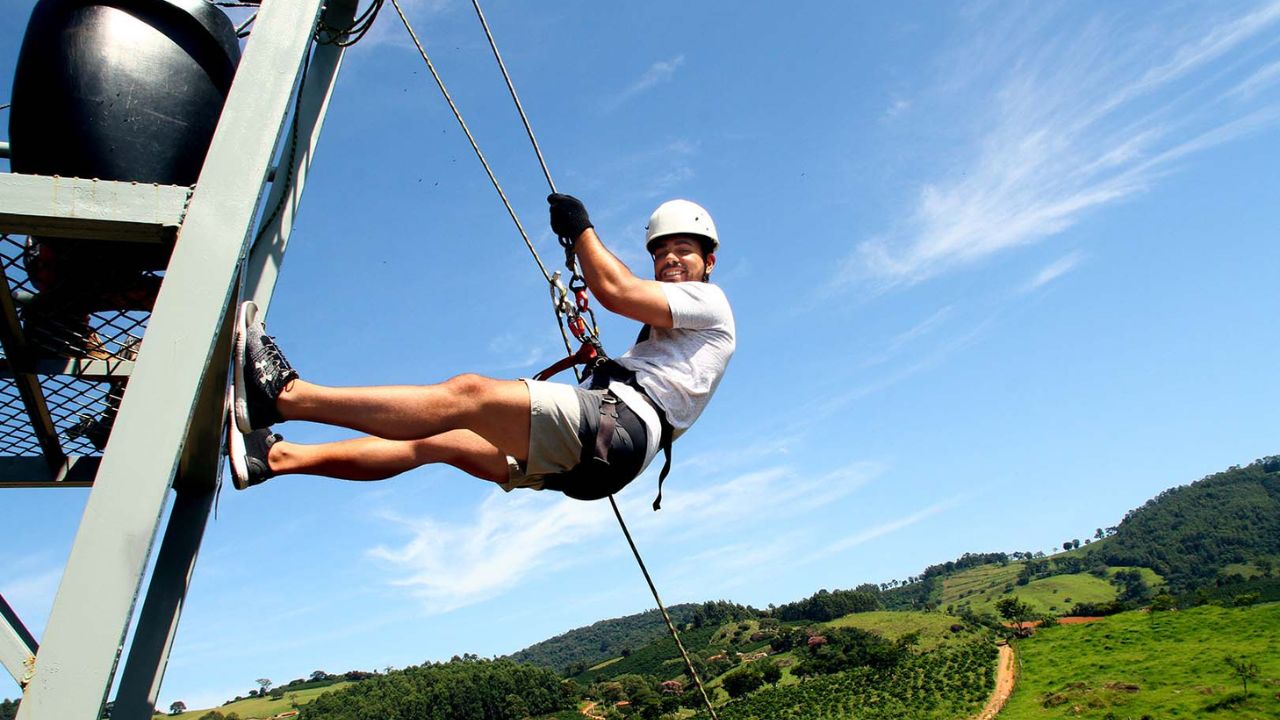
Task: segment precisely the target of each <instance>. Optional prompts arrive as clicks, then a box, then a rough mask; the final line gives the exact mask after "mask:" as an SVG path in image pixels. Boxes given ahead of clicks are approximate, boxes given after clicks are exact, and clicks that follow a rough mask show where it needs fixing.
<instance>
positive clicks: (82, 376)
mask: <svg viewBox="0 0 1280 720" xmlns="http://www.w3.org/2000/svg"><path fill="white" fill-rule="evenodd" d="M138 247H139V246H138V245H136V244H120V243H111V242H96V243H89V242H79V243H77V241H53V242H50V243H44V244H42V243H40V242H32V241H31V240H29V239H28V238H27V237H26V236H22V235H12V234H4V233H0V265H2V266H3V269H4V281H5V287H3V288H0V344H2V345H3V356H2V357H0V486H9V487H12V486H20V487H32V486H50V485H64V486H83V485H88V484H91V483H92V478H93V471H94V469H95V468H96V465H97V458H98V457H99V456H100V455H101V453H102V449H103V448H104V447H105V445H106V441H107V438H108V436H109V435H110V431H111V427H112V425H113V423H114V419H115V412H116V410H117V409H118V407H119V403H120V399H121V397H122V396H123V394H124V388H125V385H126V384H127V382H128V378H129V375H130V373H131V371H132V369H133V359H134V358H135V357H136V356H137V351H138V347H139V344H140V343H141V341H142V336H143V333H144V332H145V330H146V325H147V320H148V319H149V318H150V310H149V308H150V306H151V305H152V304H153V302H154V297H155V292H156V291H157V290H158V288H159V285H160V281H161V279H162V278H161V276H160V274H159V273H157V272H153V271H142V270H137V269H136V267H137V265H138V263H137V259H138V258H137V253H138V249H137V248H138ZM141 247H142V248H143V251H144V252H148V253H151V254H153V255H154V254H156V253H157V252H162V250H161V249H160V248H158V246H155V245H151V246H141ZM131 253H132V256H131ZM122 308H123V309H122ZM129 308H132V309H129Z"/></svg>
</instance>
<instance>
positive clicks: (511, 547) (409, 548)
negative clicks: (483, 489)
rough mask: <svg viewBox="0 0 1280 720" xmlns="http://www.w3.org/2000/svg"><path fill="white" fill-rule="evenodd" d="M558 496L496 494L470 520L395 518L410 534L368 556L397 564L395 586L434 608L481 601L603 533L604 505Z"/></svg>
mask: <svg viewBox="0 0 1280 720" xmlns="http://www.w3.org/2000/svg"><path fill="white" fill-rule="evenodd" d="M553 497H554V496H552V495H550V494H546V495H542V496H541V497H535V496H534V495H533V494H532V493H528V492H521V493H518V494H515V493H513V494H506V493H501V492H495V493H494V494H492V495H490V496H489V497H488V498H486V499H485V500H484V502H482V503H481V504H480V506H479V508H478V509H477V510H476V516H475V518H474V520H473V521H472V522H471V523H470V524H460V523H449V522H440V521H437V520H433V519H431V518H420V519H410V518H394V517H392V518H391V519H392V520H395V521H397V522H399V523H400V524H402V525H403V526H404V527H405V528H406V529H407V530H409V532H410V534H411V535H412V538H411V539H410V540H409V541H408V542H407V543H405V544H404V545H402V546H400V547H387V546H384V545H380V546H377V547H375V548H373V549H372V550H371V551H370V553H369V554H370V555H371V556H372V557H374V558H376V559H378V560H382V561H384V562H385V563H387V564H388V565H389V566H390V567H391V568H393V569H394V570H395V571H396V573H397V574H398V575H399V577H398V578H397V579H396V580H395V581H394V582H395V584H397V585H400V586H403V587H408V588H411V589H412V591H413V593H414V594H415V595H417V596H418V597H419V598H421V599H422V600H423V601H424V604H425V607H426V608H427V609H428V610H429V611H431V612H446V611H448V610H452V609H455V608H459V607H463V606H465V605H470V604H473V603H476V602H480V601H482V600H486V599H489V598H491V597H494V596H496V595H498V594H500V593H502V592H504V591H506V590H508V589H510V588H512V587H514V586H516V585H518V584H519V583H520V582H521V581H523V580H524V579H525V577H527V576H528V575H529V574H530V573H532V572H534V571H536V570H539V569H541V568H543V567H544V566H546V565H548V564H549V563H552V562H553V561H554V560H555V558H556V556H555V555H554V554H553V553H551V551H553V550H555V549H556V548H558V547H561V546H563V545H568V544H575V543H579V542H582V541H583V540H585V539H586V538H589V537H592V536H595V535H598V534H599V533H600V532H601V531H602V530H603V529H605V528H606V527H607V523H608V522H610V520H611V518H610V517H609V516H608V515H606V514H605V513H604V512H602V510H603V509H604V508H603V506H602V505H600V504H599V503H582V502H576V501H573V500H569V499H567V498H563V497H554V499H552V498H553ZM549 499H551V502H547V500H549Z"/></svg>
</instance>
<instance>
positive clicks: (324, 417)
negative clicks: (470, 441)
mask: <svg viewBox="0 0 1280 720" xmlns="http://www.w3.org/2000/svg"><path fill="white" fill-rule="evenodd" d="M276 409H277V410H279V412H280V414H281V415H282V416H283V417H284V419H285V420H307V421H310V422H318V423H324V424H326V425H336V426H339V427H345V428H350V429H352V430H358V431H360V432H362V433H365V434H367V435H373V436H376V437H379V438H385V439H387V440H418V439H421V438H435V437H437V436H439V435H442V434H444V433H448V432H450V431H452V430H470V431H471V432H473V433H475V434H476V435H479V436H480V437H481V438H483V439H484V440H486V441H488V443H489V444H490V445H491V446H493V447H495V448H498V449H500V450H501V451H502V452H503V453H505V454H506V455H511V456H513V457H515V458H516V459H517V460H520V461H522V462H523V461H524V460H527V459H528V456H529V411H530V410H529V409H530V404H529V388H528V386H527V385H525V384H524V383H523V382H521V381H519V380H494V379H491V378H486V377H481V376H479V375H459V376H457V377H455V378H451V379H449V380H446V381H445V382H443V383H439V384H437V385H389V386H383V387H355V388H335V387H326V386H323V385H315V384H313V383H309V382H306V381H304V380H294V381H293V382H291V383H289V384H288V385H287V386H286V387H285V388H284V390H283V391H282V392H281V393H280V396H279V397H278V398H277V399H276Z"/></svg>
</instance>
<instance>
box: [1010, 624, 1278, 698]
mask: <svg viewBox="0 0 1280 720" xmlns="http://www.w3.org/2000/svg"><path fill="white" fill-rule="evenodd" d="M1017 649H1018V654H1019V657H1020V659H1021V666H1022V669H1021V676H1020V677H1019V680H1018V685H1017V688H1016V689H1015V690H1014V693H1013V697H1012V698H1010V700H1009V704H1008V705H1007V706H1005V709H1004V711H1003V712H1001V713H1000V715H999V718H1000V720H1046V719H1048V718H1067V717H1071V718H1085V719H1086V720H1088V719H1090V718H1092V719H1094V720H1104V718H1109V717H1121V718H1123V717H1133V718H1140V717H1143V716H1150V717H1152V718H1161V719H1162V720H1163V719H1167V718H1210V719H1220V720H1253V719H1254V718H1274V717H1280V697H1278V695H1280V603H1268V604H1265V605H1257V606H1254V607H1248V608H1223V607H1217V606H1203V607H1198V608H1193V609H1189V610H1183V611H1177V612H1164V613H1156V614H1154V615H1152V614H1150V613H1144V612H1136V611H1135V612H1127V613H1121V614H1119V615H1113V616H1111V617H1108V618H1106V619H1105V620H1102V621H1099V622H1096V623H1090V624H1086V625H1069V626H1058V627H1049V628H1044V629H1041V630H1040V631H1038V632H1037V633H1036V635H1035V636H1034V637H1032V638H1029V639H1027V640H1023V641H1020V642H1019V643H1018V645H1017ZM1228 655H1232V656H1240V655H1243V656H1245V657H1247V658H1248V659H1249V660H1250V661H1252V662H1254V663H1256V664H1257V666H1258V668H1259V671H1260V676H1259V677H1258V678H1257V679H1256V680H1253V681H1251V682H1250V683H1249V693H1250V694H1249V696H1248V697H1247V698H1246V697H1245V696H1243V694H1242V692H1241V683H1240V681H1239V679H1238V678H1237V677H1236V676H1235V674H1234V673H1233V672H1232V671H1231V669H1230V668H1229V667H1228V666H1227V664H1226V663H1225V662H1224V660H1223V658H1224V657H1226V656H1228Z"/></svg>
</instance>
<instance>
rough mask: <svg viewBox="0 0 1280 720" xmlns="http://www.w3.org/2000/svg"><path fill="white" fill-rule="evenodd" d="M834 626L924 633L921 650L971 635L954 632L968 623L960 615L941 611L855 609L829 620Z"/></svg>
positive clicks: (890, 634)
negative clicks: (869, 610)
mask: <svg viewBox="0 0 1280 720" xmlns="http://www.w3.org/2000/svg"><path fill="white" fill-rule="evenodd" d="M825 624H826V625H828V626H831V627H853V628H858V629H859V630H868V631H870V632H875V633H879V634H881V635H883V636H884V637H886V638H889V639H890V640H897V639H898V638H900V637H902V636H903V635H906V634H907V633H912V632H918V633H920V644H919V645H917V646H916V648H917V649H918V650H921V651H924V650H932V649H934V648H936V647H938V646H940V645H944V644H946V643H948V642H950V641H952V640H955V639H960V640H969V639H972V638H971V635H969V634H966V633H953V632H951V626H952V625H956V624H961V625H963V624H964V621H963V620H961V619H960V618H957V617H954V616H951V615H947V614H945V613H937V612H914V611H906V610H903V611H890V610H880V611H877V612H865V613H855V614H853V615H845V616H844V617H842V618H837V619H835V620H832V621H831V622H829V623H825Z"/></svg>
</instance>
